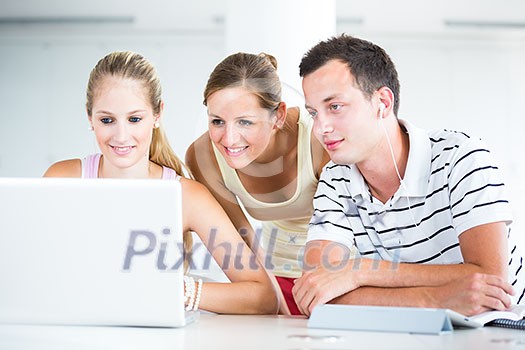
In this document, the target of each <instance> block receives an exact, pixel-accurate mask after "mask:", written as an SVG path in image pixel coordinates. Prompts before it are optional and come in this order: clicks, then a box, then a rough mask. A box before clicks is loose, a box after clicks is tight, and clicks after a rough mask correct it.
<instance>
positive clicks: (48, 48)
mask: <svg viewBox="0 0 525 350" xmlns="http://www.w3.org/2000/svg"><path fill="white" fill-rule="evenodd" d="M321 1H322V0H321ZM42 3H45V4H42ZM336 4H337V6H336V13H337V31H338V32H346V33H348V34H354V35H357V36H360V37H363V38H366V39H368V40H371V41H373V42H375V43H377V44H379V45H380V46H382V47H384V48H385V49H386V50H387V52H389V53H390V55H391V56H392V58H393V60H394V62H395V63H396V64H397V67H398V70H399V74H400V80H401V108H400V113H399V116H400V117H402V118H406V119H409V120H411V121H412V122H413V123H415V124H417V125H420V126H422V127H426V128H448V129H458V130H463V131H467V132H468V133H470V134H472V135H476V136H480V137H482V138H483V139H485V140H486V141H487V142H488V144H489V145H490V146H491V147H492V150H493V152H494V154H495V156H496V158H497V159H498V160H499V162H500V165H501V168H502V169H503V172H504V176H505V178H506V182H507V183H508V185H509V186H508V188H509V193H510V197H511V199H512V200H513V204H514V210H515V213H516V229H519V230H520V231H521V221H522V220H525V214H524V211H523V206H522V205H521V204H520V199H521V198H522V197H523V195H524V194H525V183H523V181H521V179H523V178H524V176H525V162H524V160H523V156H522V155H521V150H523V149H525V137H523V136H522V133H523V130H525V128H524V127H525V113H524V107H523V105H524V103H525V85H524V82H525V66H524V64H523V62H525V3H524V2H522V1H518V0H506V1H496V0H476V1H474V0H469V1H466V0H465V1H461V2H457V1H452V0H446V1H441V2H436V1H429V0H420V1H418V0H413V1H410V0H403V1H396V2H392V1H386V0H385V1H375V2H374V6H373V7H374V8H373V9H372V8H371V5H367V4H366V2H363V1H357V0H346V1H345V0H338V1H337V2H336ZM225 8H226V2H225V1H211V0H210V1H206V0H198V1H192V2H187V3H185V2H183V1H180V0H175V1H164V0H152V1H150V2H148V5H147V6H146V5H144V4H143V3H141V2H139V1H138V0H130V1H120V0H119V1H115V2H114V3H112V6H111V7H110V6H109V4H107V2H103V1H94V0H93V1H91V2H89V4H88V2H82V3H81V2H79V1H78V2H77V1H59V0H54V1H47V2H43V1H37V0H16V1H15V0H5V1H3V2H2V3H1V4H0V111H1V114H0V176H40V175H41V174H42V173H43V172H44V171H45V170H46V169H47V167H48V166H49V165H50V164H51V163H52V162H55V161H57V160H60V159H65V158H76V157H81V156H83V155H86V154H88V153H92V152H95V151H96V146H95V142H94V138H93V136H92V135H91V133H90V132H89V131H88V130H87V127H88V123H87V119H86V115H85V109H84V103H85V86H86V83H87V78H88V74H89V72H90V70H91V68H92V67H93V66H94V65H95V63H96V62H97V61H98V59H99V58H101V57H102V56H104V55H105V54H106V53H108V52H110V51H113V50H134V51H137V52H140V53H142V54H143V55H144V56H146V57H147V58H149V59H150V60H151V61H152V62H153V63H154V64H155V65H156V67H157V68H158V70H159V73H160V76H161V80H162V83H163V88H164V99H165V102H166V111H165V115H164V125H165V127H166V129H167V133H168V136H169V138H170V141H171V143H172V145H173V147H174V149H175V151H176V152H177V153H178V154H179V155H180V156H181V157H183V155H184V152H185V150H186V147H187V146H188V145H189V144H190V143H191V141H192V140H193V139H195V138H196V137H197V136H198V135H200V134H201V133H202V132H204V131H205V130H206V114H205V109H204V107H203V106H202V90H203V88H204V85H205V82H206V79H207V77H208V74H209V73H210V72H211V70H212V69H213V67H214V66H215V65H216V64H217V63H218V62H219V61H220V60H221V59H222V58H223V57H225V55H226V54H227V52H225V41H226V40H225V30H224V27H225V25H224V20H225V15H226V14H225V11H226V10H225ZM276 10H278V9H276ZM75 18H76V19H77V22H78V19H79V18H80V19H81V20H82V19H84V20H85V19H90V18H91V22H89V21H88V22H86V23H76V22H75ZM97 18H98V19H100V18H102V19H104V18H105V19H106V20H108V19H109V22H110V23H95V21H93V19H97ZM112 18H113V20H115V19H117V20H119V19H120V20H123V21H124V22H126V20H129V19H131V20H130V21H131V22H129V23H111V19H112ZM28 20H29V21H28ZM291 20H293V16H291ZM24 21H26V22H24ZM117 22H118V21H117ZM268 25H271V18H269V19H268ZM312 25H315V22H314V23H312ZM252 40H256V38H252ZM276 41H278V38H276ZM277 59H279V57H277ZM298 63H299V62H298ZM524 241H525V239H524Z"/></svg>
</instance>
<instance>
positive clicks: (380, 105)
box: [379, 102, 386, 119]
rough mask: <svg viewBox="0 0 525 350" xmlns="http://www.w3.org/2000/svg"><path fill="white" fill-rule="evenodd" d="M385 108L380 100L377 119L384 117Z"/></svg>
mask: <svg viewBox="0 0 525 350" xmlns="http://www.w3.org/2000/svg"><path fill="white" fill-rule="evenodd" d="M385 108H386V106H385V104H384V103H383V102H381V103H380V104H379V119H383V118H384V116H383V112H384V110H385Z"/></svg>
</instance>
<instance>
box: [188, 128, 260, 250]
mask: <svg viewBox="0 0 525 350" xmlns="http://www.w3.org/2000/svg"><path fill="white" fill-rule="evenodd" d="M185 162H186V166H187V167H188V168H189V169H190V172H191V174H192V175H193V178H194V179H195V180H196V181H198V182H200V183H201V184H203V185H204V186H206V188H207V189H208V191H210V193H211V194H212V195H213V197H215V199H216V200H217V202H219V204H220V205H221V207H222V208H223V209H224V211H225V212H226V215H228V217H229V218H230V220H231V222H232V223H233V225H234V226H235V228H236V229H237V232H239V233H240V234H241V236H242V238H243V239H244V240H245V242H246V243H247V244H248V245H249V246H250V247H251V248H253V247H255V246H256V245H254V244H253V242H254V240H255V239H256V237H255V231H254V229H253V228H252V226H251V224H250V222H249V221H248V219H247V218H246V215H245V214H244V212H243V210H242V208H241V206H240V204H239V202H238V200H237V197H236V196H235V195H234V194H233V193H232V192H230V191H229V190H228V189H227V188H226V186H225V185H224V181H223V179H222V175H221V173H220V169H219V165H218V164H217V160H216V159H215V155H214V153H213V149H212V148H211V142H210V139H209V136H208V133H205V134H203V135H202V136H201V137H199V138H198V139H197V140H196V141H195V142H194V143H192V144H191V145H190V147H189V148H188V150H187V151H186V161H185Z"/></svg>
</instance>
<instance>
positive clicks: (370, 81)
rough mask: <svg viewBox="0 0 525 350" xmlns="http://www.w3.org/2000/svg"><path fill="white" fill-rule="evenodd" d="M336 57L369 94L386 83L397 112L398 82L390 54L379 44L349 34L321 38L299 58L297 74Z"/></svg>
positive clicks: (303, 75)
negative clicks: (323, 39)
mask: <svg viewBox="0 0 525 350" xmlns="http://www.w3.org/2000/svg"><path fill="white" fill-rule="evenodd" d="M331 60H338V61H341V62H343V63H346V64H347V65H348V68H349V69H350V72H351V73H352V75H353V76H354V78H355V81H356V84H357V87H358V88H359V89H360V90H361V91H362V92H363V93H364V94H365V96H367V97H368V98H370V97H371V96H372V94H373V93H374V92H375V91H376V90H377V89H379V88H381V87H383V86H386V87H388V88H389V89H390V90H392V92H393V93H394V113H395V114H396V115H397V112H398V110H399V101H400V86H399V79H398V76H397V70H396V67H395V65H394V62H392V60H391V59H390V56H388V54H387V53H386V52H385V50H383V49H382V48H381V47H379V46H377V45H375V44H373V43H371V42H369V41H366V40H363V39H359V38H355V37H352V36H350V35H346V34H342V35H340V36H334V37H331V38H330V39H328V40H325V41H321V42H320V43H318V44H317V45H315V46H314V47H312V48H311V49H310V50H309V51H308V52H307V53H306V54H305V55H304V56H303V58H302V60H301V64H300V65H299V75H300V76H301V77H305V76H306V75H308V74H310V73H313V72H314V71H316V70H317V69H319V68H321V67H322V66H323V65H325V64H326V63H327V62H328V61H331Z"/></svg>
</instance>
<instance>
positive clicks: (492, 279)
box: [432, 273, 514, 316]
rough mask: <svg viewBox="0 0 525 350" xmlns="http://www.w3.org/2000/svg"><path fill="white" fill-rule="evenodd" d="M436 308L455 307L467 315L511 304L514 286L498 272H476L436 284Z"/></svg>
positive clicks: (434, 294) (434, 293) (434, 289)
mask: <svg viewBox="0 0 525 350" xmlns="http://www.w3.org/2000/svg"><path fill="white" fill-rule="evenodd" d="M432 294H433V299H434V303H435V304H436V307H440V308H446V309H452V310H454V311H457V312H459V313H461V314H463V315H465V316H472V315H477V314H479V313H481V312H485V311H490V310H507V309H509V308H510V307H511V299H510V297H509V295H513V294H514V291H513V289H512V286H511V285H510V284H509V283H508V282H507V281H505V280H504V279H503V278H501V277H499V276H495V275H487V274H483V273H474V274H471V275H469V276H467V277H466V278H461V279H458V280H455V281H452V282H450V283H447V284H445V285H443V286H438V287H434V288H433V291H432Z"/></svg>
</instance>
